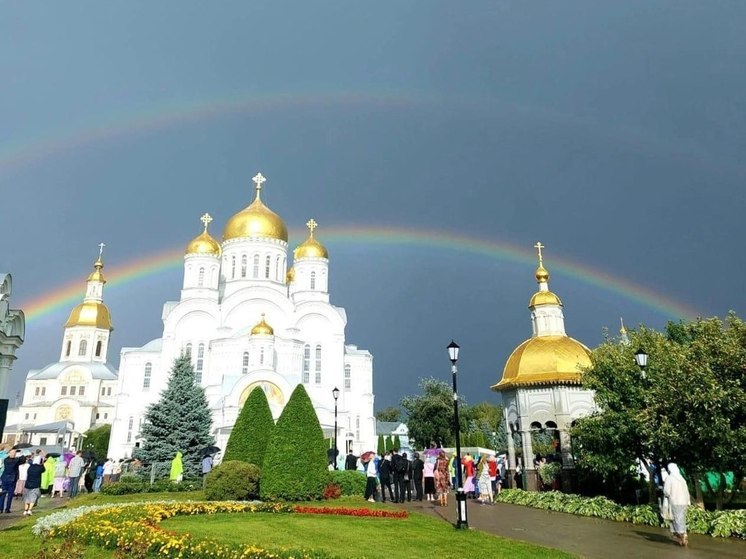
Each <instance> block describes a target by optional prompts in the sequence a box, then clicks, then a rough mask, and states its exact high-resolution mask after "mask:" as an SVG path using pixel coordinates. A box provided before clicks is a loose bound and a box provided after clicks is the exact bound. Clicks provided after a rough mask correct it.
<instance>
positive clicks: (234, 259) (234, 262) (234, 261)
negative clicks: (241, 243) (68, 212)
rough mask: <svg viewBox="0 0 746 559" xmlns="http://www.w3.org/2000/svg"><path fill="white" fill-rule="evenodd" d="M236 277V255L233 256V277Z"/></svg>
mask: <svg viewBox="0 0 746 559" xmlns="http://www.w3.org/2000/svg"><path fill="white" fill-rule="evenodd" d="M235 277H236V257H235V256H231V279H233V278H235Z"/></svg>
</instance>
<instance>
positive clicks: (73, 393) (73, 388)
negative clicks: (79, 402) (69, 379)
mask: <svg viewBox="0 0 746 559" xmlns="http://www.w3.org/2000/svg"><path fill="white" fill-rule="evenodd" d="M70 396H75V387H74V386H71V387H70Z"/></svg>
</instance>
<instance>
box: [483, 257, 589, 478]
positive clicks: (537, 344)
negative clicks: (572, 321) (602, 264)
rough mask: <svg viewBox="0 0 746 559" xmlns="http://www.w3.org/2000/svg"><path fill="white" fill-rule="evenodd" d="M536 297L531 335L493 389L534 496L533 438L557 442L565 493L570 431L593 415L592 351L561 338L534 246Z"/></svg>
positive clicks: (511, 453) (559, 318) (558, 310)
mask: <svg viewBox="0 0 746 559" xmlns="http://www.w3.org/2000/svg"><path fill="white" fill-rule="evenodd" d="M535 248H536V249H537V251H538V257H539V266H538V268H537V269H536V282H537V283H538V285H539V288H538V291H537V292H536V293H534V295H533V296H532V297H531V299H530V301H529V304H528V308H529V310H530V311H531V325H532V329H533V335H532V336H531V337H530V338H529V339H527V340H526V341H524V342H523V343H521V344H520V345H519V346H518V347H517V348H516V349H515V350H514V351H513V353H512V354H511V355H510V357H509V358H508V360H507V362H506V364H505V368H504V370H503V375H502V379H501V380H500V382H498V383H497V384H495V385H494V386H492V389H493V390H496V391H498V392H500V393H501V394H502V400H503V410H504V414H505V422H506V429H507V432H508V433H511V434H514V433H517V434H519V435H520V440H521V448H522V452H521V454H522V457H521V459H520V462H522V469H523V472H524V474H525V475H524V478H523V479H524V489H529V490H536V489H537V488H538V479H537V475H536V473H537V472H536V469H535V467H534V457H535V456H536V452H535V451H534V449H533V445H532V441H533V435H536V434H538V433H545V434H546V435H548V436H549V437H551V440H552V441H556V442H555V451H556V453H557V454H559V455H560V456H561V461H562V467H563V470H564V471H563V475H562V482H563V484H564V487H567V484H568V483H569V479H570V476H569V475H567V474H568V470H572V469H573V468H574V464H573V459H572V452H571V448H570V434H569V430H570V427H571V426H572V423H573V421H575V420H576V419H578V418H580V417H583V416H586V415H589V414H590V413H591V412H592V411H593V410H594V409H595V403H594V400H593V391H591V390H586V389H584V388H583V387H582V386H581V377H582V372H583V370H584V369H586V368H588V367H590V365H591V360H590V353H591V352H590V350H589V349H588V348H587V347H586V346H585V345H583V344H582V343H580V342H579V341H577V340H575V339H573V338H571V337H570V336H568V335H567V333H566V332H565V317H564V314H563V312H562V308H563V305H562V301H561V300H560V298H559V297H558V296H557V295H556V294H555V293H553V292H552V291H551V290H550V289H549V272H548V271H547V269H546V268H545V267H544V260H543V255H542V252H541V251H542V249H543V248H544V246H543V245H542V244H541V243H537V244H536V246H535ZM516 454H517V453H516V449H515V445H514V443H513V437H511V436H508V464H509V470H510V479H511V480H512V479H513V474H514V473H515V469H516V464H517V463H518V462H519V460H518V459H517V457H516Z"/></svg>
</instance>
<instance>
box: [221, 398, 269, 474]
mask: <svg viewBox="0 0 746 559" xmlns="http://www.w3.org/2000/svg"><path fill="white" fill-rule="evenodd" d="M274 427H275V422H274V420H273V419H272V411H271V410H270V409H269V402H267V395H266V394H265V393H264V390H262V389H261V388H258V387H257V388H255V389H254V390H252V391H251V394H249V397H248V398H247V399H246V403H245V404H244V405H243V408H241V413H239V414H238V419H237V420H236V424H235V425H234V426H233V430H232V431H231V436H230V437H229V438H228V444H227V445H226V447H225V455H224V456H223V461H224V462H227V461H228V460H240V461H241V462H248V463H249V464H258V465H261V464H263V463H264V452H265V450H266V449H267V443H268V442H269V438H270V436H271V435H272V430H273V429H274Z"/></svg>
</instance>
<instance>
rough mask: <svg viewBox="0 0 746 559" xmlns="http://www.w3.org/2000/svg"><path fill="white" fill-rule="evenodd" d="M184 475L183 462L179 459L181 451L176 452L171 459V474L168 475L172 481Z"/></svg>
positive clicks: (179, 479)
mask: <svg viewBox="0 0 746 559" xmlns="http://www.w3.org/2000/svg"><path fill="white" fill-rule="evenodd" d="M183 476H184V464H183V463H182V461H181V451H179V452H177V453H176V456H174V459H173V460H171V474H170V475H169V476H168V477H169V479H170V480H171V481H173V482H175V483H176V482H179V481H181V480H182V478H183Z"/></svg>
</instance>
